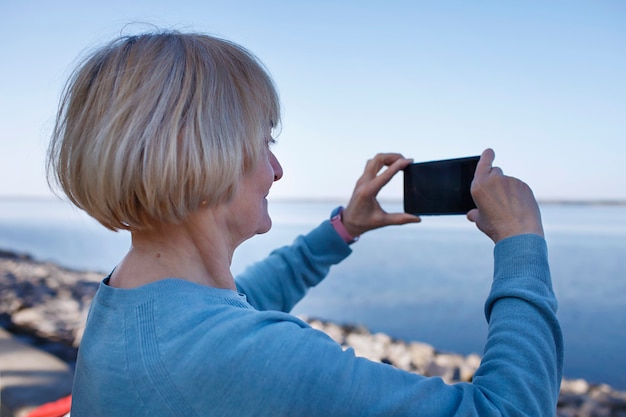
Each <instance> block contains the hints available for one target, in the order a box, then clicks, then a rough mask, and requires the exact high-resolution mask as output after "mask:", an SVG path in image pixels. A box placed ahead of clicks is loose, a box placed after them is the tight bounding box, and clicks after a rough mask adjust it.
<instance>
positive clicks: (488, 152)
mask: <svg viewBox="0 0 626 417" xmlns="http://www.w3.org/2000/svg"><path fill="white" fill-rule="evenodd" d="M495 158H496V154H495V152H494V151H493V149H491V148H487V149H485V150H484V151H483V153H482V155H480V159H479V160H478V164H476V172H475V174H474V176H476V177H478V176H482V175H487V174H488V173H489V171H491V168H492V165H493V160H494V159H495Z"/></svg>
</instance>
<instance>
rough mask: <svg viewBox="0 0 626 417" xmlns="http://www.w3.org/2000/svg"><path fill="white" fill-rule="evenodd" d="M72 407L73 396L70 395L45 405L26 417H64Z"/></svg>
mask: <svg viewBox="0 0 626 417" xmlns="http://www.w3.org/2000/svg"><path fill="white" fill-rule="evenodd" d="M71 407H72V396H71V395H68V396H67V397H63V398H61V399H58V400H56V401H53V402H51V403H46V404H43V405H41V406H39V407H37V408H35V409H34V410H33V411H31V412H30V413H29V414H27V415H26V417H63V416H65V415H66V414H67V413H69V412H70V408H71Z"/></svg>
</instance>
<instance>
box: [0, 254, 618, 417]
mask: <svg viewBox="0 0 626 417" xmlns="http://www.w3.org/2000/svg"><path fill="white" fill-rule="evenodd" d="M102 276H103V274H102V273H98V272H86V271H76V270H71V269H67V268H63V267H61V266H59V265H56V264H54V263H49V262H39V261H36V260H35V259H33V258H31V257H30V256H28V255H24V254H16V253H13V252H9V251H2V250H0V327H2V328H4V329H6V330H7V331H9V332H10V333H12V334H13V335H14V337H16V338H17V339H19V340H21V341H23V342H26V343H27V344H29V345H31V346H36V347H38V348H39V349H43V350H45V351H47V352H49V353H51V354H53V355H55V356H56V357H58V358H60V359H62V360H63V361H64V362H66V363H68V364H69V365H70V366H72V365H73V363H74V360H75V358H76V353H77V351H78V346H79V344H80V339H81V336H82V331H83V326H84V322H85V319H86V315H87V311H88V308H89V304H90V302H91V299H92V297H93V295H94V293H95V291H96V289H97V287H98V285H99V283H100V281H101V279H102ZM305 319H306V320H307V321H308V322H309V323H310V324H311V326H312V327H315V328H317V329H319V330H321V331H323V332H325V333H327V334H328V335H329V336H330V337H332V338H333V339H334V340H335V341H336V342H337V343H339V344H341V345H342V346H344V347H352V348H353V349H354V350H355V352H356V353H357V354H358V355H360V356H364V357H367V358H369V359H371V360H374V361H378V362H384V363H388V364H390V365H392V366H395V367H397V368H400V369H404V370H407V371H411V372H418V373H420V374H423V375H427V376H439V377H441V378H442V379H443V380H444V381H446V382H447V383H455V382H459V381H471V378H472V376H473V374H474V371H475V370H476V369H477V368H478V366H479V365H480V360H481V358H480V356H478V355H475V354H474V355H467V356H464V355H458V354H454V353H447V352H439V351H437V349H436V348H435V347H433V346H430V345H428V344H425V343H419V342H405V341H401V340H394V339H392V338H391V337H389V336H388V335H386V334H382V333H376V334H372V333H370V332H369V331H368V329H366V328H364V327H362V326H352V325H338V324H335V323H330V322H325V321H321V320H317V319H310V318H305ZM0 359H1V357H0ZM1 370H2V364H1V363H0V371H1ZM0 388H1V387H0ZM557 415H558V416H562V417H593V416H611V417H626V392H621V391H618V390H615V389H613V388H612V387H610V386H608V385H606V384H590V383H588V382H587V381H585V380H581V379H575V380H570V379H564V380H563V382H562V386H561V393H560V397H559V404H558V410H557Z"/></svg>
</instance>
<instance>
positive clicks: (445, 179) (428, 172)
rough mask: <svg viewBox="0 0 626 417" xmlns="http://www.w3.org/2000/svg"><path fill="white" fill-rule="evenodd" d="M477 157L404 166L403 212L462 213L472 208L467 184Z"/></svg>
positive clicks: (471, 178) (473, 205) (417, 213)
mask: <svg viewBox="0 0 626 417" xmlns="http://www.w3.org/2000/svg"><path fill="white" fill-rule="evenodd" d="M479 159H480V157H479V156H470V157H466V158H456V159H446V160H442V161H431V162H421V163H416V164H411V165H409V166H407V167H406V168H405V169H404V211H405V212H406V213H411V214H416V215H443V214H466V213H467V212H468V211H470V210H471V209H473V208H475V207H476V204H475V203H474V200H473V199H472V195H471V194H470V186H471V184H472V180H473V179H474V171H476V164H477V163H478V160H479Z"/></svg>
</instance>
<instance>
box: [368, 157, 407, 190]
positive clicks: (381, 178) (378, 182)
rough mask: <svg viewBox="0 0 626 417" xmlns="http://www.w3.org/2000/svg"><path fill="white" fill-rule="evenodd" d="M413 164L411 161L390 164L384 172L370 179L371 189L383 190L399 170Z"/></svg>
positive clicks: (400, 160)
mask: <svg viewBox="0 0 626 417" xmlns="http://www.w3.org/2000/svg"><path fill="white" fill-rule="evenodd" d="M411 162H413V160H412V159H405V158H402V159H398V160H396V161H395V162H394V163H393V164H391V165H390V166H389V167H388V168H387V169H386V170H385V171H383V172H381V173H380V175H378V176H377V177H376V178H374V179H372V187H374V189H376V190H377V191H379V190H380V189H381V188H383V187H384V186H385V185H387V183H389V181H391V179H392V178H393V177H394V175H396V174H397V173H398V172H399V171H400V170H402V169H404V168H406V167H407V165H409V164H410V163H411Z"/></svg>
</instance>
